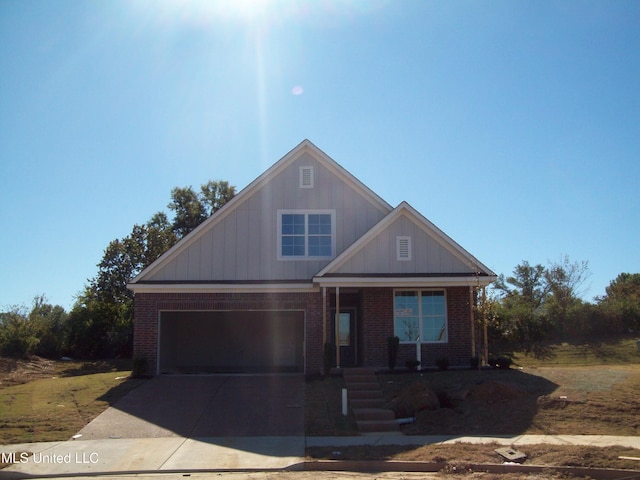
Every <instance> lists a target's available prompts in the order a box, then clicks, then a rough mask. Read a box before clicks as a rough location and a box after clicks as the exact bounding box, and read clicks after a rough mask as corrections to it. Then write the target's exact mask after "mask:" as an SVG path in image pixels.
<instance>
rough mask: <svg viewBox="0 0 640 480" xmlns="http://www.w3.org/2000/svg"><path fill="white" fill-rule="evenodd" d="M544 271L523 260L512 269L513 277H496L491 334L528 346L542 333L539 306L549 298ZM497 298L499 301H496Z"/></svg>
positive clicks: (541, 312) (538, 338)
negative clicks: (494, 314) (494, 309)
mask: <svg viewBox="0 0 640 480" xmlns="http://www.w3.org/2000/svg"><path fill="white" fill-rule="evenodd" d="M544 274H545V268H544V267H543V266H542V265H540V264H538V265H533V266H532V265H530V264H529V262H527V261H526V260H524V261H523V262H522V263H521V264H520V265H517V266H516V267H515V268H514V270H513V276H510V277H508V278H506V279H505V278H504V275H502V274H501V275H500V276H499V277H498V280H497V281H496V283H495V285H494V291H495V292H497V293H498V297H499V302H498V306H497V308H496V321H495V322H494V323H493V324H492V325H491V327H492V328H491V330H492V331H493V332H494V335H496V334H497V335H498V336H500V337H502V338H503V339H505V340H508V341H515V342H524V343H527V344H528V343H530V342H532V341H535V340H541V339H542V338H543V337H544V335H545V334H546V326H547V318H546V316H545V315H544V309H543V305H544V302H545V300H546V298H547V296H548V295H549V285H548V283H547V282H546V278H545V275H544ZM500 297H501V298H500Z"/></svg>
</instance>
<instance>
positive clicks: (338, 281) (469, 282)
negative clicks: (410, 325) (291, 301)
mask: <svg viewBox="0 0 640 480" xmlns="http://www.w3.org/2000/svg"><path fill="white" fill-rule="evenodd" d="M496 278H497V277H496V276H488V277H487V276H482V277H481V276H477V277H476V276H468V277H396V278H389V277H314V279H313V280H314V283H316V284H317V285H318V286H319V287H394V288H397V287H476V286H477V287H486V286H487V285H489V284H491V283H493V282H494V281H495V280H496Z"/></svg>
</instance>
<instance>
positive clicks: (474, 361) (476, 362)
mask: <svg viewBox="0 0 640 480" xmlns="http://www.w3.org/2000/svg"><path fill="white" fill-rule="evenodd" d="M469 366H470V367H471V368H473V369H476V368H478V367H479V366H480V357H477V356H476V357H471V358H470V359H469Z"/></svg>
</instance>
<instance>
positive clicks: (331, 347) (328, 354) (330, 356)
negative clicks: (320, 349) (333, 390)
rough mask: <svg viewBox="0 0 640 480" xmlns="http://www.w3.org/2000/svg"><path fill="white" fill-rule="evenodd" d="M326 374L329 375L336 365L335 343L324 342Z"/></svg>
mask: <svg viewBox="0 0 640 480" xmlns="http://www.w3.org/2000/svg"><path fill="white" fill-rule="evenodd" d="M323 360H324V374H325V375H329V373H330V372H331V369H332V368H333V367H335V366H336V346H335V344H333V343H325V344H324V359H323Z"/></svg>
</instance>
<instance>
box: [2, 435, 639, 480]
mask: <svg viewBox="0 0 640 480" xmlns="http://www.w3.org/2000/svg"><path fill="white" fill-rule="evenodd" d="M455 442H465V443H493V442H495V443H498V444H501V445H513V446H518V445H529V444H536V443H544V444H550V445H591V446H597V447H604V446H610V445H620V446H625V447H632V448H637V449H638V450H639V455H640V437H627V436H620V437H610V436H603V435H519V436H513V437H506V436H504V437H476V436H474V437H454V436H405V435H389V434H385V435H366V436H357V437H304V436H290V437H202V438H183V437H161V438H121V439H106V440H74V441H66V442H47V443H33V444H19V445H7V446H2V447H0V453H1V454H2V455H3V456H4V460H5V461H6V460H7V459H9V458H10V456H11V454H14V455H15V458H14V459H15V463H14V464H13V465H10V466H9V467H7V468H5V469H4V470H0V479H8V478H11V479H13V478H16V479H19V478H27V477H33V476H36V477H38V476H40V477H41V476H63V475H66V476H68V475H92V476H93V475H100V474H114V473H120V474H126V473H170V472H174V473H176V472H198V471H210V472H211V471H217V472H222V471H264V470H284V469H287V470H301V469H304V461H305V447H316V446H317V447H320V446H331V447H336V448H340V447H344V446H348V445H426V444H447V443H455ZM21 452H30V453H31V455H30V456H29V457H28V458H27V457H22V456H21Z"/></svg>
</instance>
